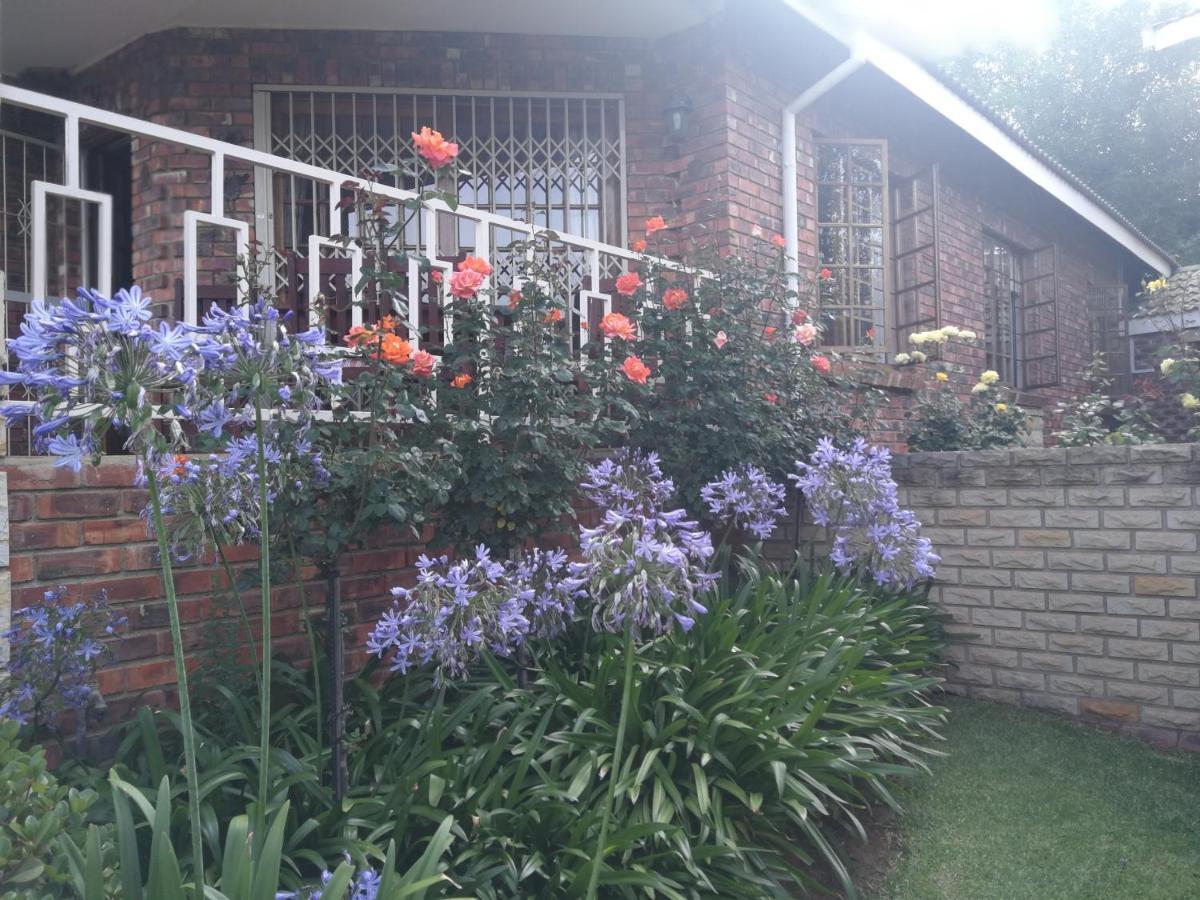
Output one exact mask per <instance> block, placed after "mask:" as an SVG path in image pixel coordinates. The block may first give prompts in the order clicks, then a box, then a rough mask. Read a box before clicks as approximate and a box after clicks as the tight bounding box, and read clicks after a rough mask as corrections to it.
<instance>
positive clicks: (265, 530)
mask: <svg viewBox="0 0 1200 900" xmlns="http://www.w3.org/2000/svg"><path fill="white" fill-rule="evenodd" d="M254 442H255V447H256V450H257V468H258V509H259V512H258V533H259V550H258V559H259V576H260V578H259V580H260V582H261V585H262V681H261V682H260V685H259V687H260V688H261V689H262V702H261V704H260V709H259V712H258V723H259V754H258V829H257V833H258V834H260V835H265V834H266V833H267V831H266V824H267V801H268V799H269V798H268V796H267V793H268V790H269V785H270V783H271V779H270V770H271V765H270V752H271V532H270V528H269V525H268V520H269V519H270V515H269V513H268V506H269V502H270V499H269V491H268V490H267V487H268V486H267V439H266V435H265V434H264V433H263V414H262V398H261V396H260V394H259V393H256V394H255V397H254Z"/></svg>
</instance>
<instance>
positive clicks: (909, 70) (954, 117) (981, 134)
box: [783, 0, 1176, 275]
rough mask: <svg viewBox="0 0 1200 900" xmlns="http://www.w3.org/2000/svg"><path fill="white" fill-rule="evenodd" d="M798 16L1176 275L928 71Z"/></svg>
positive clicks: (810, 16) (1161, 256) (822, 20)
mask: <svg viewBox="0 0 1200 900" xmlns="http://www.w3.org/2000/svg"><path fill="white" fill-rule="evenodd" d="M783 2H784V3H786V4H787V5H788V6H790V7H791V8H792V9H793V10H795V11H796V12H797V13H799V14H800V15H801V16H803V17H804V18H805V19H807V20H808V21H810V22H811V23H812V24H813V25H815V26H816V27H817V28H820V29H821V30H822V31H824V32H825V33H826V34H828V35H829V36H830V37H832V38H834V39H835V40H838V41H840V42H841V43H843V44H845V45H846V46H847V47H851V48H853V50H854V52H855V53H856V54H857V55H859V56H861V57H862V58H863V59H865V60H866V62H867V63H868V64H870V65H871V66H873V67H874V68H875V69H877V70H879V71H880V72H882V73H883V74H884V75H886V76H887V77H889V78H891V79H892V80H893V81H895V82H896V83H897V84H899V85H900V86H901V87H903V88H905V89H906V90H907V91H909V92H910V93H911V94H912V95H913V96H915V97H916V98H917V99H919V100H921V101H922V102H924V103H925V104H926V105H928V106H929V107H930V108H932V109H933V110H935V111H936V112H938V113H939V114H941V115H942V116H944V117H945V118H946V119H947V120H948V121H950V122H951V123H953V124H954V125H956V126H958V127H959V128H961V129H962V130H963V131H965V132H966V133H967V134H968V135H970V136H971V137H973V138H974V139H975V140H977V141H979V142H980V143H981V144H983V145H984V146H985V147H987V148H988V149H989V150H991V151H992V152H993V153H995V154H996V155H997V156H998V157H1000V159H1002V160H1003V161H1004V162H1006V163H1008V164H1009V165H1010V166H1012V167H1013V168H1014V169H1016V170H1017V171H1018V172H1020V173H1021V174H1022V175H1024V176H1025V177H1026V178H1028V179H1029V180H1030V181H1031V182H1033V183H1034V184H1035V185H1037V186H1038V187H1040V188H1041V189H1042V190H1044V191H1046V193H1048V194H1050V195H1051V196H1052V197H1054V198H1055V199H1057V200H1059V201H1060V202H1061V203H1063V204H1064V205H1065V206H1067V207H1068V208H1069V209H1071V210H1072V211H1073V212H1075V213H1077V214H1078V215H1080V216H1082V217H1083V218H1084V219H1086V220H1087V221H1088V222H1090V223H1091V224H1092V225H1093V226H1095V227H1096V228H1098V229H1099V230H1100V231H1102V232H1103V233H1104V234H1106V235H1108V236H1109V237H1110V238H1112V239H1113V240H1114V241H1116V242H1117V243H1118V244H1120V245H1121V246H1122V247H1124V248H1125V249H1126V250H1128V251H1129V252H1130V253H1132V254H1133V255H1134V256H1136V257H1137V258H1138V259H1140V260H1141V261H1142V262H1143V263H1145V264H1146V265H1147V266H1149V267H1150V268H1151V269H1154V270H1155V271H1157V272H1160V273H1162V274H1163V275H1169V274H1171V273H1172V272H1173V271H1174V270H1175V269H1176V264H1175V261H1174V260H1173V259H1171V257H1170V256H1169V255H1168V254H1167V253H1166V252H1165V251H1163V250H1162V249H1161V248H1159V247H1157V246H1155V245H1154V244H1153V243H1152V242H1151V241H1149V240H1148V239H1147V238H1145V237H1144V236H1142V235H1141V234H1139V233H1138V232H1137V230H1136V229H1134V228H1132V227H1131V226H1129V225H1128V224H1126V223H1125V222H1123V221H1122V220H1121V219H1120V218H1119V217H1118V216H1116V215H1114V214H1113V213H1112V212H1110V211H1109V210H1108V209H1106V208H1105V207H1104V206H1103V205H1102V204H1101V203H1099V202H1097V200H1096V199H1095V198H1094V197H1092V196H1090V195H1089V193H1088V192H1087V191H1085V190H1082V189H1080V188H1079V187H1078V186H1077V185H1076V184H1074V183H1073V182H1072V181H1071V180H1070V179H1069V178H1066V177H1064V176H1063V175H1062V174H1061V173H1060V172H1058V171H1057V170H1056V169H1055V167H1054V166H1052V165H1050V164H1049V163H1048V162H1046V161H1045V160H1044V159H1042V158H1041V157H1039V156H1038V155H1037V154H1035V153H1033V152H1032V151H1031V150H1030V149H1029V148H1028V147H1026V146H1025V145H1024V144H1023V143H1022V142H1021V141H1019V140H1017V139H1016V138H1014V137H1013V136H1012V135H1011V134H1009V133H1008V132H1007V131H1006V130H1005V129H1003V128H1001V127H1000V126H999V125H997V124H996V123H995V122H993V121H992V120H991V119H990V118H989V117H988V116H986V115H984V114H983V113H982V112H980V111H979V110H978V109H977V108H976V107H975V106H973V105H972V104H970V103H968V102H967V101H966V100H964V99H963V98H962V97H961V96H960V95H959V94H957V93H955V92H954V91H953V90H951V89H950V88H949V87H947V86H946V85H945V84H944V83H943V82H941V81H940V80H938V79H937V78H936V77H934V76H933V75H931V74H930V73H929V71H928V70H926V69H925V68H924V67H923V66H921V65H919V64H918V63H916V62H915V61H913V60H912V59H911V58H909V57H908V56H905V55H904V54H903V53H900V52H899V51H897V50H894V49H892V48H891V47H889V46H887V45H886V44H884V43H883V42H882V41H880V40H878V39H877V38H875V37H873V36H871V35H870V34H867V33H865V32H863V31H862V30H855V29H851V28H848V27H847V26H845V25H844V24H843V23H842V22H840V21H838V20H835V19H834V18H832V17H830V16H828V15H826V14H824V13H822V12H820V11H818V10H814V9H813V8H812V5H811V4H810V3H807V2H804V0H783Z"/></svg>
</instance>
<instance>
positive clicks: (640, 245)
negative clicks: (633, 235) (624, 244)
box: [629, 238, 646, 253]
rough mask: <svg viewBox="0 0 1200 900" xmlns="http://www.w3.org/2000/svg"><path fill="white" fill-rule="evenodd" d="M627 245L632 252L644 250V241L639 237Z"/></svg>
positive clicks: (642, 251)
mask: <svg viewBox="0 0 1200 900" xmlns="http://www.w3.org/2000/svg"><path fill="white" fill-rule="evenodd" d="M629 246H630V248H631V249H632V250H633V252H634V253H644V252H645V251H646V242H645V241H643V240H642V239H641V238H638V239H637V240H636V241H634V242H633V243H632V244H630V245H629Z"/></svg>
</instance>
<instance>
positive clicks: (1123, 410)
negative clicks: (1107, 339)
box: [1054, 353, 1162, 447]
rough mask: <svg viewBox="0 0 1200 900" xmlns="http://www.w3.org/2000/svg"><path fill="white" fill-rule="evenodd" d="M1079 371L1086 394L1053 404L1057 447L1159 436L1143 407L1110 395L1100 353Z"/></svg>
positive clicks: (1137, 441) (1151, 440)
mask: <svg viewBox="0 0 1200 900" xmlns="http://www.w3.org/2000/svg"><path fill="white" fill-rule="evenodd" d="M1081 374H1082V375H1083V377H1084V378H1085V379H1087V383H1088V388H1089V390H1088V393H1087V395H1086V396H1084V397H1082V398H1079V399H1076V400H1072V401H1071V402H1069V403H1061V402H1060V403H1059V404H1058V405H1057V409H1058V414H1059V415H1060V416H1061V417H1062V429H1061V430H1059V431H1056V432H1054V439H1055V441H1056V442H1057V443H1058V445H1059V446H1060V447H1092V446H1095V445H1097V444H1117V445H1126V444H1154V443H1158V442H1160V441H1161V440H1162V438H1161V437H1160V436H1159V435H1158V434H1157V433H1156V431H1155V428H1154V425H1153V423H1152V422H1151V421H1150V420H1149V417H1148V416H1147V414H1146V411H1145V409H1144V408H1143V407H1141V406H1136V405H1131V404H1130V403H1128V402H1126V401H1125V400H1118V399H1116V398H1114V397H1113V396H1112V379H1110V378H1109V377H1108V367H1107V366H1106V365H1105V363H1104V355H1103V354H1102V353H1096V354H1095V355H1094V356H1093V357H1092V361H1091V362H1090V363H1089V364H1088V366H1087V368H1086V369H1084V370H1083V372H1082V373H1081Z"/></svg>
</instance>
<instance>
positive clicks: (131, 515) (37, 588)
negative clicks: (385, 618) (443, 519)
mask: <svg viewBox="0 0 1200 900" xmlns="http://www.w3.org/2000/svg"><path fill="white" fill-rule="evenodd" d="M0 471H4V472H5V473H7V476H8V490H9V515H10V529H11V536H10V540H11V569H10V571H11V576H12V609H14V610H17V609H22V608H24V607H26V606H30V605H33V604H36V603H38V602H40V601H41V599H42V595H43V593H44V592H45V591H46V590H47V589H49V588H52V587H55V586H57V585H60V584H61V585H67V586H68V587H69V588H70V593H71V596H72V598H74V599H80V598H83V597H91V596H93V595H94V594H95V593H96V592H98V591H100V590H104V591H107V593H108V599H109V602H110V603H111V605H112V606H113V607H114V608H115V609H116V610H119V612H120V613H121V614H122V615H125V616H128V617H129V624H128V626H127V629H126V630H125V632H124V633H123V634H122V636H121V638H120V639H119V640H116V641H113V642H112V648H113V650H114V652H115V653H116V657H115V659H114V660H113V662H112V663H111V664H110V665H108V666H106V667H105V668H104V669H103V670H102V671H101V672H100V676H99V682H100V690H101V692H102V693H103V694H104V696H105V699H106V701H107V703H108V705H109V720H110V721H117V720H119V719H121V718H123V717H124V716H125V715H126V714H127V713H128V712H129V710H130V709H132V708H136V707H137V706H140V705H143V704H149V705H151V706H161V705H164V704H173V703H174V702H175V701H176V698H175V688H174V686H175V670H174V661H173V657H172V653H171V636H170V632H169V631H168V627H167V609H166V601H165V600H164V593H163V586H162V578H161V575H160V571H159V566H158V553H157V546H156V545H155V544H154V542H153V541H152V540H151V539H150V537H149V535H148V532H147V528H146V523H145V521H144V520H143V519H142V518H141V517H140V513H141V511H142V509H143V507H144V505H145V503H146V501H147V498H146V494H145V492H144V491H141V490H137V489H134V488H133V487H131V485H132V483H133V477H134V464H133V463H132V461H130V460H124V459H119V458H108V459H105V460H104V461H103V462H102V463H101V464H100V465H99V466H98V467H95V468H85V469H84V470H83V471H82V472H80V473H79V474H75V473H74V472H71V471H70V470H68V469H61V468H54V467H53V464H52V462H51V461H50V460H48V459H24V460H8V461H7V463H6V464H5V465H4V466H2V467H0ZM423 549H424V548H423V547H422V546H421V545H420V544H419V543H418V542H417V541H415V540H414V539H412V538H411V537H410V536H408V535H407V533H400V532H398V531H393V530H385V531H381V532H380V533H379V534H378V535H377V536H376V537H375V538H374V539H372V540H371V541H369V542H368V544H367V546H366V547H364V548H363V549H361V550H359V551H355V552H352V553H349V554H348V555H347V557H346V559H345V561H344V564H343V567H342V568H343V577H342V582H341V583H342V597H343V603H344V607H345V622H346V625H347V629H346V631H347V648H348V653H347V666H348V668H349V669H350V670H353V668H355V667H357V666H358V665H360V664H361V663H362V661H363V660H364V659H365V656H364V654H363V651H362V649H361V648H362V640H363V638H364V637H365V634H366V632H367V631H368V630H369V629H370V626H371V623H372V622H373V621H374V619H375V617H376V616H377V615H378V614H379V612H380V611H381V610H382V609H383V608H385V607H386V606H388V605H390V603H391V599H390V597H389V596H388V589H389V588H391V587H392V586H393V585H396V584H411V583H412V579H413V577H414V574H415V570H414V568H413V565H414V562H415V560H416V558H417V556H418V555H419V554H420V553H421V552H422V550H423ZM230 556H231V562H232V563H233V566H234V568H235V570H236V571H238V572H239V573H241V572H242V571H243V570H246V569H250V570H253V572H252V573H251V577H250V579H249V583H250V584H252V585H253V586H252V587H251V588H250V589H249V590H243V591H242V598H243V602H244V603H245V605H246V608H247V612H248V613H249V614H250V617H251V619H252V625H253V628H254V630H255V632H256V639H257V631H258V618H259V617H258V614H257V610H258V609H259V597H258V593H257V583H258V582H257V577H256V575H254V574H253V573H254V572H256V571H257V568H258V563H257V553H256V548H255V547H253V546H246V547H241V548H233V549H232V550H231V551H230ZM303 571H304V574H305V577H306V583H305V599H306V600H307V603H308V606H309V610H310V614H311V615H312V617H313V619H314V621H315V622H316V627H317V628H318V629H320V628H321V627H322V625H321V623H322V622H323V621H324V607H325V599H326V591H325V587H326V586H325V583H324V582H323V581H320V580H317V573H316V571H315V570H314V569H312V568H306V569H305V570H303ZM242 583H243V585H244V584H246V583H247V581H246V580H242ZM175 586H176V590H177V591H178V595H179V609H180V616H181V619H182V623H183V636H184V643H185V646H186V648H187V651H188V653H189V655H190V663H191V664H192V666H193V667H194V666H199V665H201V664H202V663H203V662H204V661H205V660H204V653H203V652H202V651H203V650H204V649H205V645H206V640H207V639H208V638H207V634H208V633H209V631H210V629H209V627H208V626H210V625H211V624H212V622H213V620H214V618H215V617H219V616H221V615H232V611H228V610H227V601H228V600H229V598H230V594H229V591H228V582H227V579H226V577H225V574H224V571H223V569H222V568H220V567H219V566H213V565H199V564H195V563H193V564H190V565H179V566H177V567H176V571H175ZM301 619H302V616H301V597H300V591H299V589H298V587H297V585H295V584H282V585H279V586H277V587H275V588H274V590H273V615H272V632H273V640H272V645H273V646H274V647H275V649H276V651H277V652H279V653H281V654H283V655H286V656H288V657H290V658H292V659H296V660H303V659H305V658H307V653H308V649H307V648H308V644H307V638H306V636H305V634H304V631H303V629H302V627H301ZM236 633H237V635H238V640H239V646H242V647H243V648H244V642H243V641H241V635H242V632H241V631H240V630H239V631H238V632H236Z"/></svg>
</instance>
